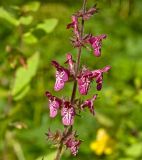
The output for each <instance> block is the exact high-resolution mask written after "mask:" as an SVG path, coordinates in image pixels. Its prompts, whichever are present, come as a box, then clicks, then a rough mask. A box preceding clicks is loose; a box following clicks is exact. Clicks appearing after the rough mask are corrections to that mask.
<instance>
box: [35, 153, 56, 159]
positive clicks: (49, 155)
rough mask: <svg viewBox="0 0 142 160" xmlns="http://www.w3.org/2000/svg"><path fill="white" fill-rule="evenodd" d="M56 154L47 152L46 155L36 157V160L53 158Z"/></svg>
mask: <svg viewBox="0 0 142 160" xmlns="http://www.w3.org/2000/svg"><path fill="white" fill-rule="evenodd" d="M55 156H56V152H52V153H50V154H48V155H47V156H45V157H44V156H41V157H39V158H37V159H36V160H53V159H54V158H55Z"/></svg>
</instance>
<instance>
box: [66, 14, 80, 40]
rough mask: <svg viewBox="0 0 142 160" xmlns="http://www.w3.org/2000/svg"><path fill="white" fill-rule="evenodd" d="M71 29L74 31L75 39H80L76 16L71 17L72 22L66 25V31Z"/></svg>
mask: <svg viewBox="0 0 142 160" xmlns="http://www.w3.org/2000/svg"><path fill="white" fill-rule="evenodd" d="M70 28H73V29H74V34H75V35H76V37H77V38H79V37H80V34H79V26H78V17H77V16H72V22H71V23H69V24H68V25H67V29H70Z"/></svg>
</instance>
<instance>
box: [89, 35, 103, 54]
mask: <svg viewBox="0 0 142 160" xmlns="http://www.w3.org/2000/svg"><path fill="white" fill-rule="evenodd" d="M105 38H106V35H105V34H102V35H100V36H91V37H90V38H89V40H88V41H89V43H90V44H91V46H92V48H93V50H94V55H95V56H96V57H99V56H101V46H102V40H103V39H105Z"/></svg>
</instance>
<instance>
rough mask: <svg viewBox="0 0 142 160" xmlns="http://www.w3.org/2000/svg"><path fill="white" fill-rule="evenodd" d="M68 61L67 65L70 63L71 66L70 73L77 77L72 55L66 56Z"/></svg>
mask: <svg viewBox="0 0 142 160" xmlns="http://www.w3.org/2000/svg"><path fill="white" fill-rule="evenodd" d="M66 59H67V61H66V62H65V63H68V65H69V71H70V73H71V74H72V75H75V69H74V60H73V58H72V55H71V54H70V53H68V54H67V55H66Z"/></svg>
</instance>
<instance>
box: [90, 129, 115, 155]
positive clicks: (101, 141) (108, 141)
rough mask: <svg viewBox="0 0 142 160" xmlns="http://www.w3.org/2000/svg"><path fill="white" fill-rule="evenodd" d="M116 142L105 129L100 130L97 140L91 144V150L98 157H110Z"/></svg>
mask: <svg viewBox="0 0 142 160" xmlns="http://www.w3.org/2000/svg"><path fill="white" fill-rule="evenodd" d="M113 146H114V141H113V139H112V138H111V137H110V136H109V135H108V133H107V132H106V130H105V129H103V128H100V129H99V130H98V131H97V137H96V140H95V141H93V142H92V143H91V144H90V148H91V150H92V151H94V152H95V153H96V154H97V155H102V154H106V155H110V154H111V153H112V152H113Z"/></svg>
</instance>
